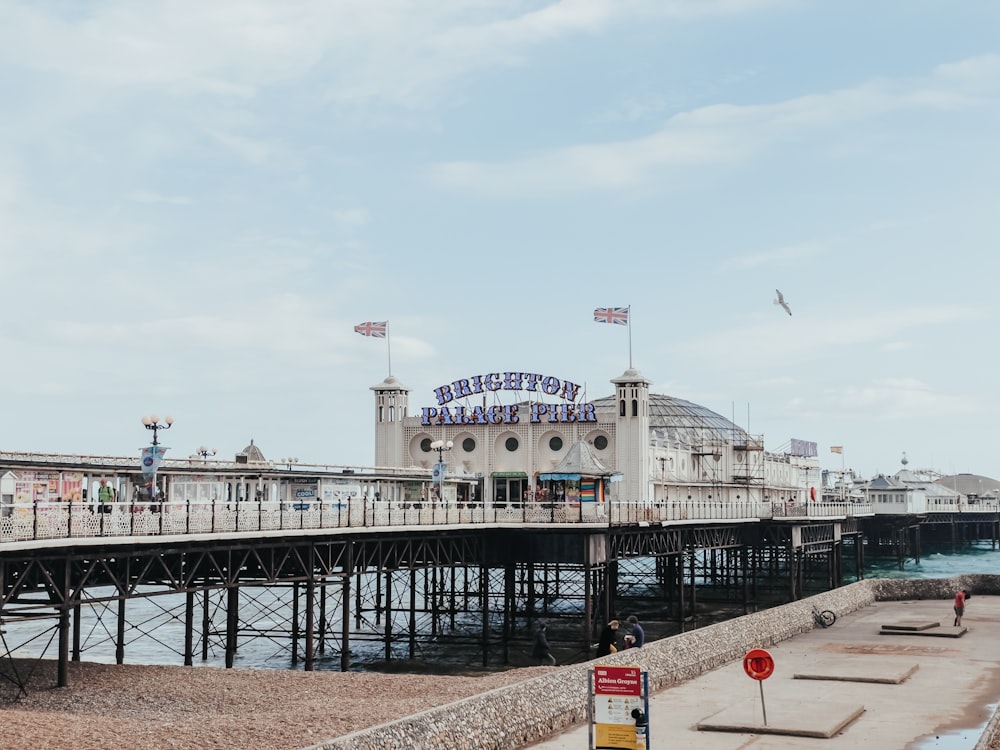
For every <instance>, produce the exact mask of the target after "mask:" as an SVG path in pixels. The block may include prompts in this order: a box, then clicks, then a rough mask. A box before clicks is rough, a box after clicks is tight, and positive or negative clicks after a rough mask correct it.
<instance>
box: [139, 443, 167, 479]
mask: <svg viewBox="0 0 1000 750" xmlns="http://www.w3.org/2000/svg"><path fill="white" fill-rule="evenodd" d="M166 452H167V449H166V448H164V447H163V446H160V445H149V446H147V447H145V448H143V449H142V458H140V459H139V466H140V468H141V469H142V478H143V479H145V480H147V481H148V480H150V479H152V478H153V477H155V476H156V471H157V469H159V468H160V464H161V463H163V454H164V453H166Z"/></svg>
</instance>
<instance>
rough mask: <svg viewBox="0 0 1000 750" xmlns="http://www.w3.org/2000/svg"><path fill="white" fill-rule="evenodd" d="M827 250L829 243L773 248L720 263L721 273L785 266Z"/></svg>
mask: <svg viewBox="0 0 1000 750" xmlns="http://www.w3.org/2000/svg"><path fill="white" fill-rule="evenodd" d="M829 249H830V243H828V242H824V241H814V242H801V243H798V244H795V245H785V246H784V247H778V248H774V249H773V250H764V251H761V252H758V253H750V254H748V255H743V256H739V257H734V258H729V259H727V260H725V261H723V262H722V266H721V268H722V270H723V271H733V270H736V271H742V270H746V269H749V268H759V267H761V266H774V265H785V264H787V263H788V262H789V261H798V260H806V259H808V258H815V257H817V256H820V255H823V254H824V253H826V252H828V251H829Z"/></svg>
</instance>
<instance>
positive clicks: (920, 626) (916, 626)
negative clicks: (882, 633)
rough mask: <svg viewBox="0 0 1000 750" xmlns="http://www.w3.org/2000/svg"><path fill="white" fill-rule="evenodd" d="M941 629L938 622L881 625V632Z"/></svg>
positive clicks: (924, 621) (925, 621)
mask: <svg viewBox="0 0 1000 750" xmlns="http://www.w3.org/2000/svg"><path fill="white" fill-rule="evenodd" d="M939 627H941V622H940V621H939V620H921V621H910V622H895V623H883V624H882V630H930V629H931V628H939Z"/></svg>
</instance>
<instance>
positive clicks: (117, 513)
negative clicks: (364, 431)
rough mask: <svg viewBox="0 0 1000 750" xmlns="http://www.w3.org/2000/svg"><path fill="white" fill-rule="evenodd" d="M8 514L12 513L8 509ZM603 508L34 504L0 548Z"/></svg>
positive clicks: (6, 522) (561, 517) (494, 518)
mask: <svg viewBox="0 0 1000 750" xmlns="http://www.w3.org/2000/svg"><path fill="white" fill-rule="evenodd" d="M7 511H10V512H7ZM607 511H608V505H606V504H597V503H583V504H581V505H577V506H571V505H566V504H563V503H518V504H511V505H496V506H494V505H486V506H483V505H482V504H480V503H435V502H418V503H397V502H381V501H375V500H368V499H366V498H361V499H357V500H351V501H350V502H346V503H342V504H341V503H333V504H331V503H323V504H320V503H301V502H290V501H289V502H285V501H282V502H266V501H265V502H256V501H253V502H238V503H232V502H230V503H227V502H210V501H209V502H195V501H190V502H183V503H172V502H169V501H167V502H165V503H156V502H135V503H110V504H106V505H104V506H101V505H96V504H91V503H65V502H38V503H35V504H34V505H31V506H6V507H5V508H4V512H5V515H2V516H0V544H2V543H3V542H12V541H29V540H36V539H65V538H80V537H124V536H160V535H167V534H206V533H219V532H252V531H289V530H297V529H337V528H364V527H386V526H388V527H393V526H442V525H452V524H484V523H490V524H497V523H501V524H502V523H514V524H530V523H547V524H552V523H599V524H607V523H608V513H607Z"/></svg>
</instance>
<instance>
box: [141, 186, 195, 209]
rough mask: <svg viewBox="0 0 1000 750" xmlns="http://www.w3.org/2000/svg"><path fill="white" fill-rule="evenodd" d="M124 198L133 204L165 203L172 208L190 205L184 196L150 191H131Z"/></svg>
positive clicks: (189, 200) (187, 198)
mask: <svg viewBox="0 0 1000 750" xmlns="http://www.w3.org/2000/svg"><path fill="white" fill-rule="evenodd" d="M126 198H127V199H128V200H130V201H133V202H135V203H165V204H168V205H173V206H187V205H189V204H190V203H191V199H190V198H189V197H188V196H186V195H162V194H160V193H157V192H155V191H152V190H133V191H132V192H131V193H129V194H128V195H127V196H126Z"/></svg>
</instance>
